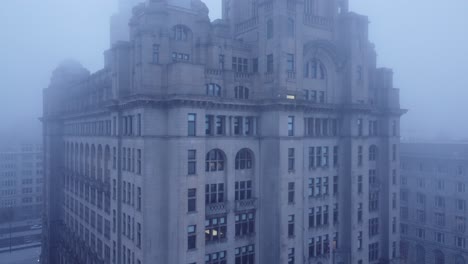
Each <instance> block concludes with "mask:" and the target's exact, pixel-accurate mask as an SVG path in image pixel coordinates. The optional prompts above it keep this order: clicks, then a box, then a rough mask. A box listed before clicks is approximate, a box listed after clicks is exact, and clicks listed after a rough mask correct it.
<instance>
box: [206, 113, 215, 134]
mask: <svg viewBox="0 0 468 264" xmlns="http://www.w3.org/2000/svg"><path fill="white" fill-rule="evenodd" d="M213 123H214V116H213V115H206V116H205V134H206V135H213Z"/></svg>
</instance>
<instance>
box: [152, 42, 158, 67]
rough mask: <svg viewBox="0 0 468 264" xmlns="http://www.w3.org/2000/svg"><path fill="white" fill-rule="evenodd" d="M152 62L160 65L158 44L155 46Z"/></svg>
mask: <svg viewBox="0 0 468 264" xmlns="http://www.w3.org/2000/svg"><path fill="white" fill-rule="evenodd" d="M152 62H153V63H159V45H158V44H153V56H152Z"/></svg>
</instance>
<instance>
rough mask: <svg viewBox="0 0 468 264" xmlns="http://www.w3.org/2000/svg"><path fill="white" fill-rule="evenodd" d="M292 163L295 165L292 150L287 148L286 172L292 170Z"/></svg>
mask: <svg viewBox="0 0 468 264" xmlns="http://www.w3.org/2000/svg"><path fill="white" fill-rule="evenodd" d="M294 163H295V158H294V148H288V170H289V171H293V170H294Z"/></svg>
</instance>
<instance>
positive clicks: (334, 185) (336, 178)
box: [333, 176, 338, 195]
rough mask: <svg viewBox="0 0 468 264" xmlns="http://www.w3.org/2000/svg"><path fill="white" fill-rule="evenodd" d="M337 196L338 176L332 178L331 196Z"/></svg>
mask: <svg viewBox="0 0 468 264" xmlns="http://www.w3.org/2000/svg"><path fill="white" fill-rule="evenodd" d="M337 194H338V176H333V195H337Z"/></svg>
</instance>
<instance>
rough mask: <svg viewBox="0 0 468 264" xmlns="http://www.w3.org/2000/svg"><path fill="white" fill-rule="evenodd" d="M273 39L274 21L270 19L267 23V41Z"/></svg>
mask: <svg viewBox="0 0 468 264" xmlns="http://www.w3.org/2000/svg"><path fill="white" fill-rule="evenodd" d="M272 38H273V20H271V19H269V20H268V21H267V39H272Z"/></svg>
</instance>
